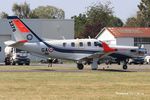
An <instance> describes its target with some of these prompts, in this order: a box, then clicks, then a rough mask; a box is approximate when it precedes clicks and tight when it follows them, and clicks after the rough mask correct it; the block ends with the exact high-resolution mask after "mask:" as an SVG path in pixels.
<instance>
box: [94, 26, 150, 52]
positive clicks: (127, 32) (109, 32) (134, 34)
mask: <svg viewBox="0 0 150 100" xmlns="http://www.w3.org/2000/svg"><path fill="white" fill-rule="evenodd" d="M96 38H97V39H99V40H101V41H105V42H106V43H107V44H109V45H124V46H140V45H144V47H145V48H146V49H147V51H148V53H149V54H150V28H144V27H143V28H141V27H105V28H104V29H102V30H101V31H100V32H99V34H98V35H97V36H96Z"/></svg>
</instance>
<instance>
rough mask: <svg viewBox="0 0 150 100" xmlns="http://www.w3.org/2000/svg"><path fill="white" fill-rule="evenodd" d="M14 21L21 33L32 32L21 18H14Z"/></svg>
mask: <svg viewBox="0 0 150 100" xmlns="http://www.w3.org/2000/svg"><path fill="white" fill-rule="evenodd" d="M13 23H14V24H15V25H16V27H17V28H18V29H19V31H20V32H21V33H27V32H30V31H29V30H28V29H27V28H26V27H25V25H24V24H23V23H22V22H21V21H20V20H18V19H14V20H13Z"/></svg>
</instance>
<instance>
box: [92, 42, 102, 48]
mask: <svg viewBox="0 0 150 100" xmlns="http://www.w3.org/2000/svg"><path fill="white" fill-rule="evenodd" d="M94 46H99V47H102V44H101V43H100V42H94Z"/></svg>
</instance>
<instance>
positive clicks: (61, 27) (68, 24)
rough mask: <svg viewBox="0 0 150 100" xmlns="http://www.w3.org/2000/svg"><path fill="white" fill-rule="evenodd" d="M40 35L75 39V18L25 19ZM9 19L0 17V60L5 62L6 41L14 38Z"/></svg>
mask: <svg viewBox="0 0 150 100" xmlns="http://www.w3.org/2000/svg"><path fill="white" fill-rule="evenodd" d="M23 22H25V23H26V24H27V25H28V26H29V27H30V28H31V29H32V30H33V31H34V32H35V33H36V34H38V36H40V37H43V38H49V39H62V38H66V39H73V38H74V20H72V19H65V20H59V19H23ZM12 34H13V33H12V31H11V28H10V26H9V24H8V20H7V19H0V62H1V63H2V62H4V58H5V54H4V48H5V45H4V41H8V40H11V39H13V35H12Z"/></svg>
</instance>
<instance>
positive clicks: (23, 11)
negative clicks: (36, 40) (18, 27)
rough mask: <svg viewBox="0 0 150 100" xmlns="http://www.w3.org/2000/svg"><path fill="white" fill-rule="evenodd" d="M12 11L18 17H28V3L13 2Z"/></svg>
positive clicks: (29, 11)
mask: <svg viewBox="0 0 150 100" xmlns="http://www.w3.org/2000/svg"><path fill="white" fill-rule="evenodd" d="M12 11H13V12H14V14H15V15H17V16H18V17H19V18H29V17H30V13H31V10H30V5H29V4H27V3H26V2H24V3H23V4H20V5H19V4H17V3H14V4H13V7H12Z"/></svg>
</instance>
